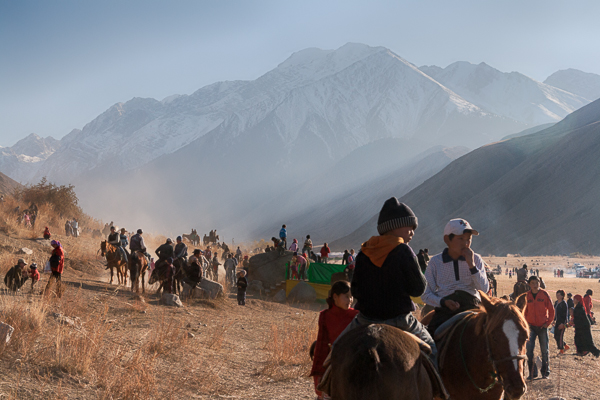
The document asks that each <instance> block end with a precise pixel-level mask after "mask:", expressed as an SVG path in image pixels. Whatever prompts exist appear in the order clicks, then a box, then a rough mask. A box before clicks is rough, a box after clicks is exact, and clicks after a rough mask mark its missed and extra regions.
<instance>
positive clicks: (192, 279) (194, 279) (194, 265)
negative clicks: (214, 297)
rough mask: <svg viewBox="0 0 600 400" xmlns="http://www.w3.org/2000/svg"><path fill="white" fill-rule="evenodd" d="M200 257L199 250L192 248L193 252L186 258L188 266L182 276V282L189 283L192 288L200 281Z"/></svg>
mask: <svg viewBox="0 0 600 400" xmlns="http://www.w3.org/2000/svg"><path fill="white" fill-rule="evenodd" d="M200 257H202V255H200V250H199V249H196V250H194V254H193V255H192V256H191V257H190V258H189V260H188V263H189V266H188V268H187V272H186V274H185V277H184V278H183V282H185V283H187V284H188V285H190V286H191V287H192V289H193V288H195V287H196V286H197V285H198V284H199V283H200V282H202V264H201V263H202V261H201V259H200Z"/></svg>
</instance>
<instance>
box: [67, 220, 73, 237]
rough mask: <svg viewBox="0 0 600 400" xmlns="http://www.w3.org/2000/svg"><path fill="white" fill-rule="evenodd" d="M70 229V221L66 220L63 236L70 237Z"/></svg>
mask: <svg viewBox="0 0 600 400" xmlns="http://www.w3.org/2000/svg"><path fill="white" fill-rule="evenodd" d="M72 232H73V231H72V228H71V221H69V220H67V221H66V222H65V235H66V236H71V233H72Z"/></svg>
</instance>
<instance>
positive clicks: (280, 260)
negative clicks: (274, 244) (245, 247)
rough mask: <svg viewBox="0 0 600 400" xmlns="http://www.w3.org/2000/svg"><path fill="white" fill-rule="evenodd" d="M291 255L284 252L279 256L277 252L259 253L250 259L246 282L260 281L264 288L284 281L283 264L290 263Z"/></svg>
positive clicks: (284, 270)
mask: <svg viewBox="0 0 600 400" xmlns="http://www.w3.org/2000/svg"><path fill="white" fill-rule="evenodd" d="M292 255H293V253H292V252H291V251H286V252H285V254H284V255H279V252H277V251H270V252H268V253H259V254H256V255H254V256H252V257H250V260H249V261H250V267H249V272H248V280H250V281H254V280H258V281H261V282H262V284H263V286H264V287H271V286H274V285H277V284H278V283H279V282H281V281H282V280H283V279H285V273H286V266H285V264H286V263H288V262H289V261H291V259H292Z"/></svg>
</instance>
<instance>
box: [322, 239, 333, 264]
mask: <svg viewBox="0 0 600 400" xmlns="http://www.w3.org/2000/svg"><path fill="white" fill-rule="evenodd" d="M329 253H331V249H329V246H327V243H323V247H321V262H322V263H323V264H327V260H328V259H329Z"/></svg>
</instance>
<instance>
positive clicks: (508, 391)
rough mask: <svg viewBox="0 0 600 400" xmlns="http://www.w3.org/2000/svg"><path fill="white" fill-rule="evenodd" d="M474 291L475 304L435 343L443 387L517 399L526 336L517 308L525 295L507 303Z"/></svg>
mask: <svg viewBox="0 0 600 400" xmlns="http://www.w3.org/2000/svg"><path fill="white" fill-rule="evenodd" d="M480 294H481V307H480V309H479V310H477V312H474V313H472V314H468V315H467V316H466V317H464V318H463V319H461V320H460V321H459V322H457V323H456V324H455V325H452V327H451V328H450V329H449V332H448V333H447V336H446V337H444V338H443V344H440V345H438V365H439V371H440V375H441V377H442V380H443V382H444V386H445V387H446V389H447V390H448V393H449V394H450V398H452V399H474V400H499V399H501V398H504V399H506V400H517V399H520V398H521V397H522V396H523V395H524V394H525V392H526V390H527V385H526V383H525V378H524V377H523V371H524V365H523V362H522V360H525V359H527V356H526V355H525V344H526V342H527V339H528V336H529V327H528V325H527V321H526V320H525V317H524V316H523V312H522V311H523V309H524V308H525V305H526V304H527V300H526V298H525V295H521V296H519V297H518V298H517V301H516V302H512V301H505V300H501V299H496V298H491V297H488V296H487V295H486V294H485V293H483V292H480ZM438 335H439V332H436V338H435V339H436V343H440V341H439V339H440V338H439V337H437V336H438ZM502 396H504V397H502Z"/></svg>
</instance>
